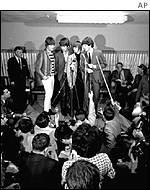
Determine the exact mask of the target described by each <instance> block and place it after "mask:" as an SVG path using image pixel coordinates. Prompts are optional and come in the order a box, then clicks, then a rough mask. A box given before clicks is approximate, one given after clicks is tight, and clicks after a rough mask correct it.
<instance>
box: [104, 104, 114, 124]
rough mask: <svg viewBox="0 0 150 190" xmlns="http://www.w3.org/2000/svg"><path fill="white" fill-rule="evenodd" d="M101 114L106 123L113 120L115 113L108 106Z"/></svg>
mask: <svg viewBox="0 0 150 190" xmlns="http://www.w3.org/2000/svg"><path fill="white" fill-rule="evenodd" d="M103 114H104V116H105V118H106V120H107V121H110V120H112V119H114V117H115V111H114V109H113V108H112V107H110V106H106V107H105V108H104V111H103Z"/></svg>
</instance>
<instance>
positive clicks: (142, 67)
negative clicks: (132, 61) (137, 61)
mask: <svg viewBox="0 0 150 190" xmlns="http://www.w3.org/2000/svg"><path fill="white" fill-rule="evenodd" d="M138 67H139V68H141V69H142V71H143V74H144V75H145V74H147V70H148V68H147V67H146V66H145V65H144V64H141V65H140V66H138Z"/></svg>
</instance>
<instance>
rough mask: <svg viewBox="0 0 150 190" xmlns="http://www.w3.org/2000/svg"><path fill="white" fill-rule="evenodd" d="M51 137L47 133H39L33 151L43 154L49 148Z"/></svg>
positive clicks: (34, 139) (33, 141) (34, 140)
mask: <svg viewBox="0 0 150 190" xmlns="http://www.w3.org/2000/svg"><path fill="white" fill-rule="evenodd" d="M49 143H50V137H49V136H48V135H47V134H46V133H39V134H37V135H35V136H34V138H33V140H32V147H33V150H36V151H39V152H42V151H43V150H44V149H45V148H46V147H48V146H49Z"/></svg>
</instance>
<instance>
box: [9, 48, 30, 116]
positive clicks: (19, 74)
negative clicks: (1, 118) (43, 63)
mask: <svg viewBox="0 0 150 190" xmlns="http://www.w3.org/2000/svg"><path fill="white" fill-rule="evenodd" d="M22 55H23V48H22V47H20V46H16V47H15V49H14V57H11V58H10V59H9V60H8V63H7V66H8V76H9V79H10V83H11V85H12V86H13V87H14V92H13V94H12V96H13V98H14V107H15V112H16V113H23V112H24V110H25V108H26V100H27V99H26V93H25V89H26V79H27V78H29V77H30V72H29V70H28V66H27V61H26V59H24V58H22Z"/></svg>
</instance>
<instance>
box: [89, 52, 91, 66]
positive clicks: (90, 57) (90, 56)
mask: <svg viewBox="0 0 150 190" xmlns="http://www.w3.org/2000/svg"><path fill="white" fill-rule="evenodd" d="M89 64H91V55H90V53H89Z"/></svg>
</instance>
